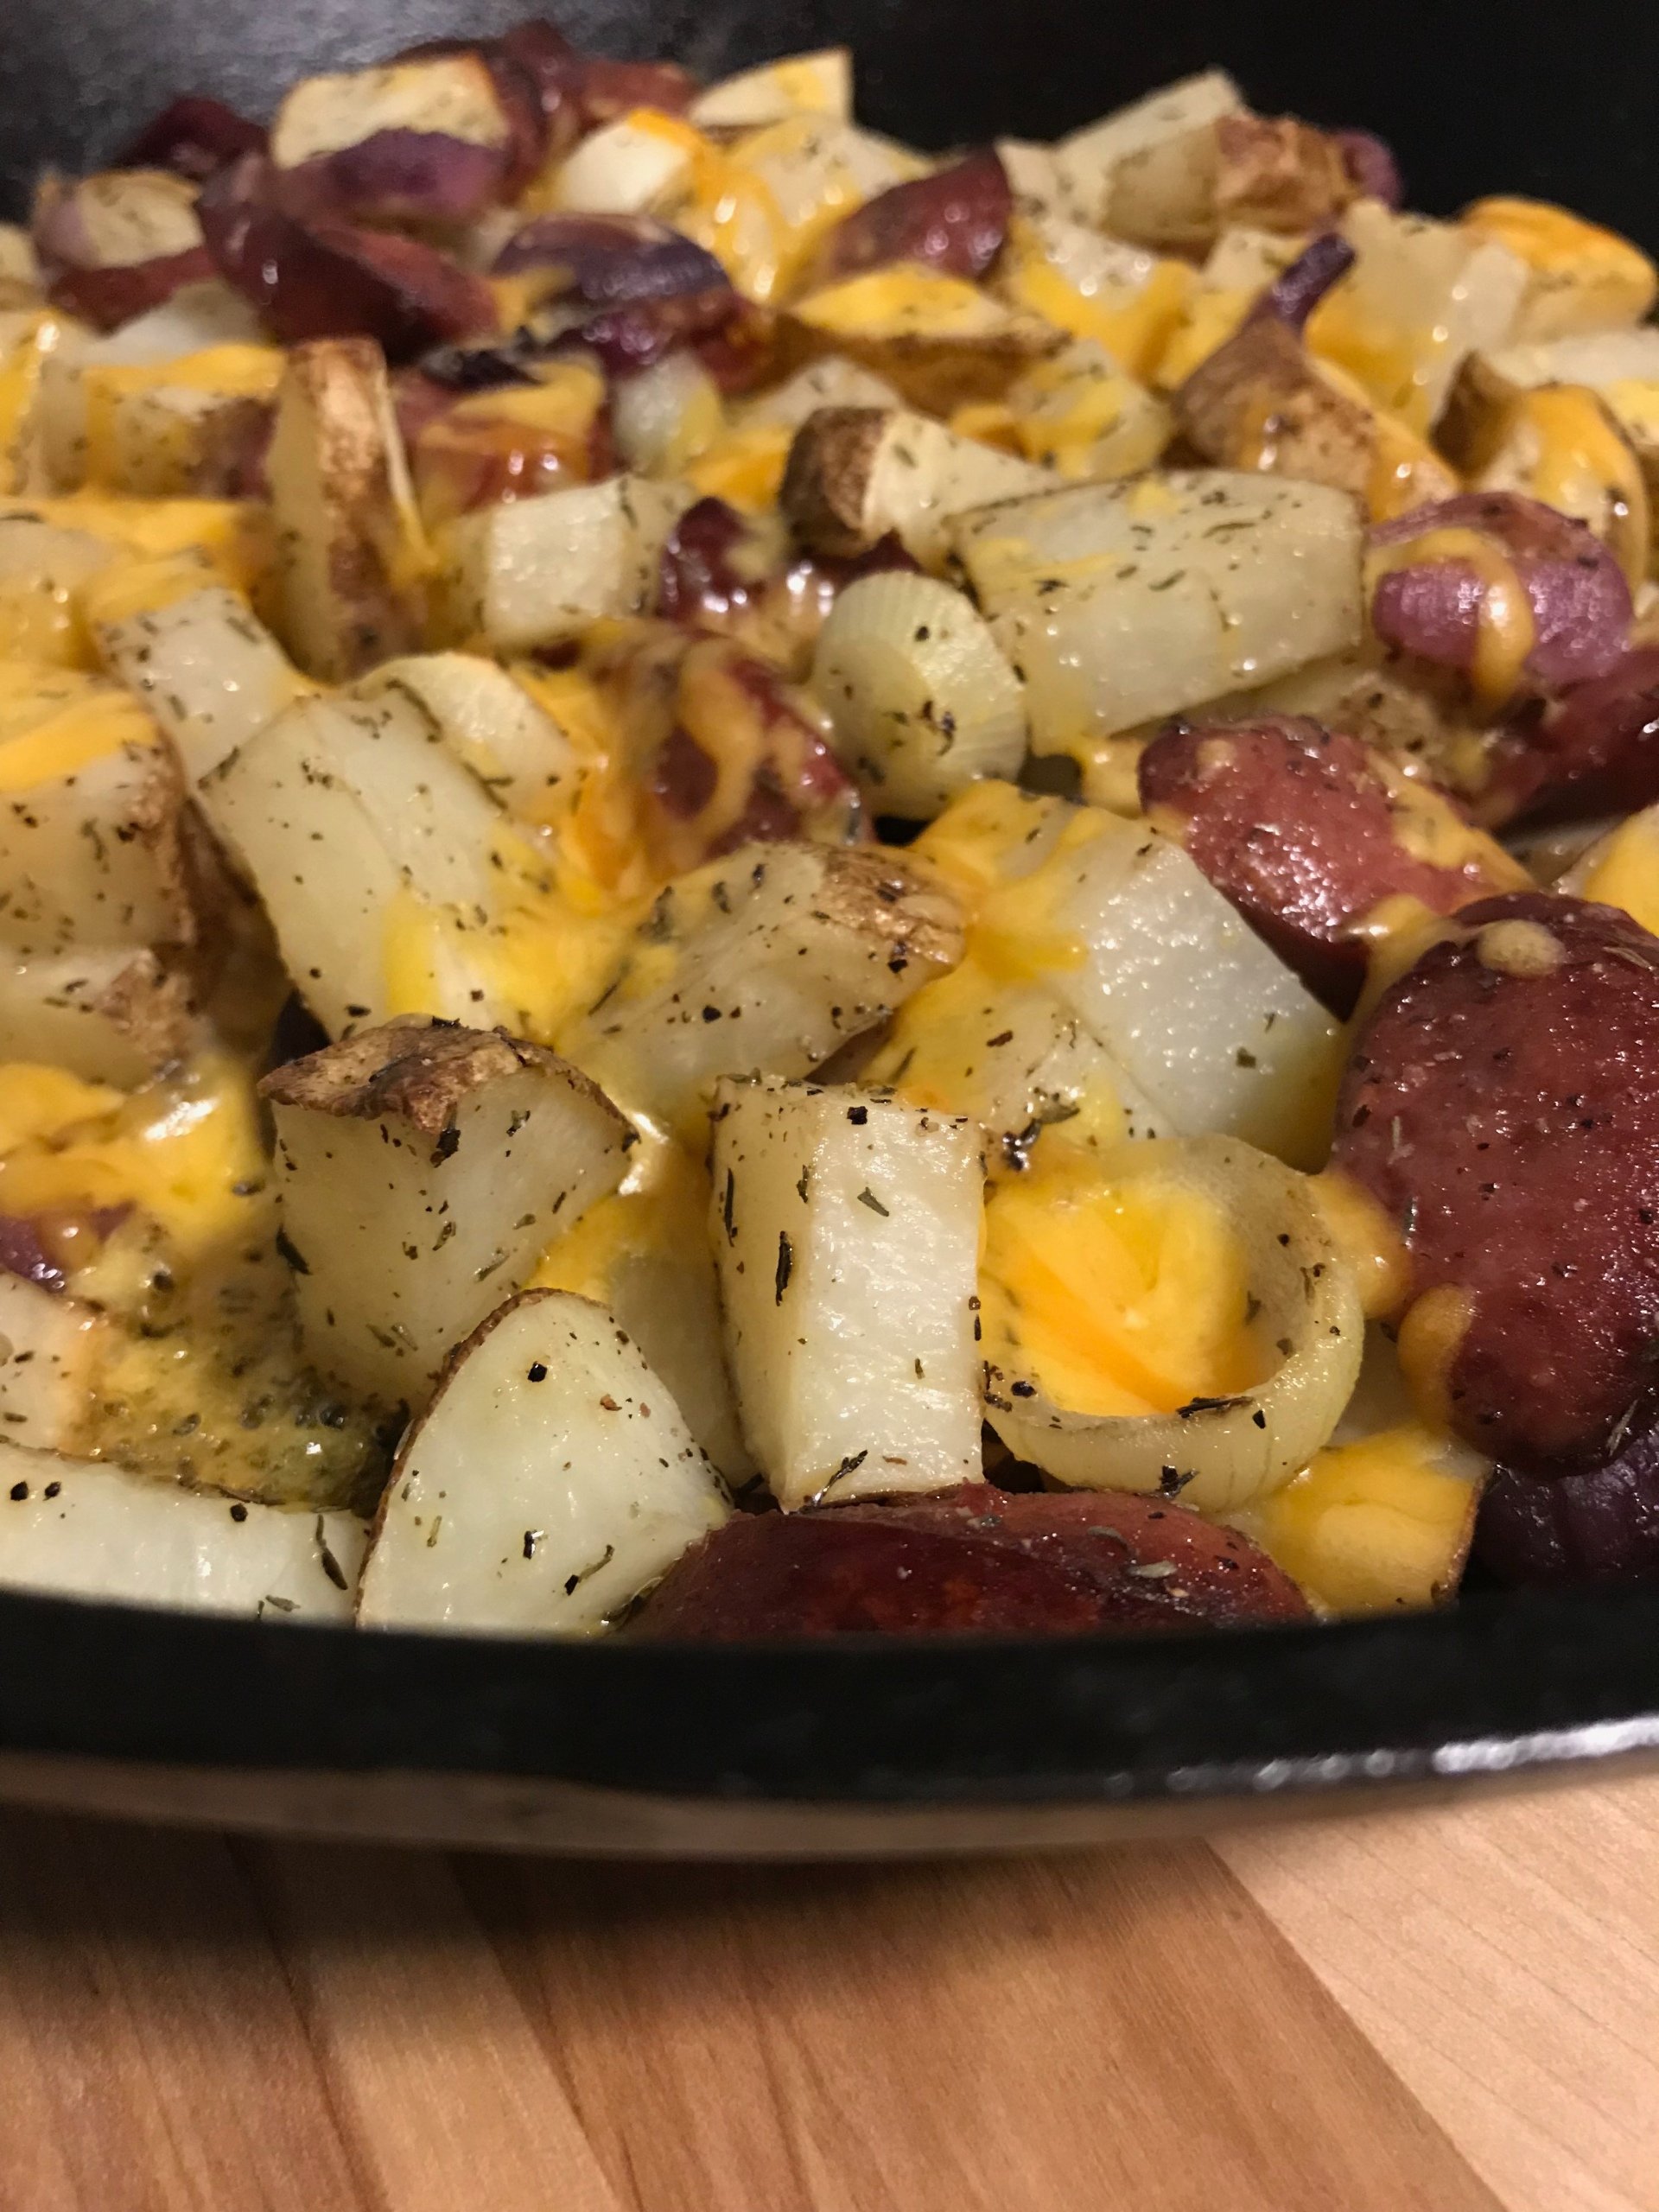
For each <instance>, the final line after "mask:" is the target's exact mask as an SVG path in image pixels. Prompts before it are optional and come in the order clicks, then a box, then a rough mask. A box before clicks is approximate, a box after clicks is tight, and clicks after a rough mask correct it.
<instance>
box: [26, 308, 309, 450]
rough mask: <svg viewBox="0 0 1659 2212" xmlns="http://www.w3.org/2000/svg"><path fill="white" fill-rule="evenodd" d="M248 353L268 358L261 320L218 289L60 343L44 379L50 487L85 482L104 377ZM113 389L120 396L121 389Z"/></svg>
mask: <svg viewBox="0 0 1659 2212" xmlns="http://www.w3.org/2000/svg"><path fill="white" fill-rule="evenodd" d="M250 353H251V354H254V355H255V356H256V357H257V359H261V360H265V359H268V358H269V347H268V345H267V341H266V340H265V335H264V331H263V329H262V328H261V327H260V324H259V320H258V318H257V315H255V314H254V311H253V309H252V308H251V307H250V306H249V305H248V303H247V302H246V301H245V299H243V298H242V297H241V296H240V295H239V294H238V293H236V292H233V291H232V289H231V288H230V286H229V285H228V284H221V283H211V284H187V285H185V286H184V287H183V288H182V289H180V290H179V291H177V292H175V293H174V295H173V296H172V298H171V299H169V300H165V301H163V302H162V304H161V306H160V307H156V308H150V309H149V312H148V313H147V314H145V315H135V316H134V318H133V319H132V321H130V322H127V323H124V324H123V325H122V327H120V329H119V330H113V331H111V332H110V333H109V334H107V335H106V336H104V337H91V336H85V335H83V336H80V337H79V338H75V339H73V340H72V341H71V342H68V343H63V342H60V343H59V344H58V345H56V346H54V347H53V349H52V351H51V353H50V355H49V357H48V359H47V360H46V361H45V363H44V364H43V365H42V368H41V398H40V416H41V442H42V448H43V455H44V460H45V464H46V468H47V472H48V476H49V478H50V480H51V482H52V483H53V484H54V486H56V487H57V488H58V489H59V490H60V491H64V492H73V491H76V490H78V489H79V487H80V486H82V485H83V484H85V482H86V476H87V462H88V457H89V448H88V433H89V429H90V424H89V422H88V395H89V390H90V387H91V385H92V383H95V382H96V380H97V378H99V376H100V375H103V374H105V372H111V371H114V372H119V371H122V370H128V369H136V368H146V369H154V368H156V367H159V366H161V365H163V364H165V363H168V362H178V361H183V360H186V359H189V358H190V357H192V356H196V357H199V358H200V357H210V358H212V359H214V360H215V361H220V362H222V361H225V360H226V359H231V360H236V359H245V358H246V356H247V355H248V354H250ZM111 388H113V389H117V390H118V388H119V386H118V384H115V385H112V386H111Z"/></svg>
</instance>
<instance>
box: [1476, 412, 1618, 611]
mask: <svg viewBox="0 0 1659 2212" xmlns="http://www.w3.org/2000/svg"><path fill="white" fill-rule="evenodd" d="M1464 465H1465V469H1466V470H1467V472H1468V477H1469V488H1470V490H1471V491H1475V492H1518V493H1521V494H1522V496H1523V497H1524V498H1527V499H1542V500H1544V501H1545V502H1546V503H1547V504H1548V505H1550V506H1552V507H1554V508H1556V509H1557V510H1558V511H1559V512H1560V513H1562V514H1568V515H1572V516H1574V517H1575V518H1577V519H1578V520H1579V521H1580V522H1582V523H1585V524H1587V525H1588V526H1589V528H1590V529H1591V530H1592V531H1594V532H1595V534H1596V536H1597V537H1599V538H1601V539H1602V540H1603V541H1604V542H1605V543H1606V544H1607V545H1608V546H1609V547H1610V548H1611V550H1612V552H1613V554H1614V556H1615V557H1616V558H1617V560H1618V563H1619V566H1620V567H1621V568H1622V569H1624V574H1625V575H1626V577H1627V578H1628V579H1629V581H1630V588H1631V589H1632V590H1633V591H1634V590H1636V589H1637V588H1640V586H1641V584H1642V583H1643V581H1644V579H1645V578H1646V576H1647V573H1648V563H1649V551H1650V549H1651V546H1652V543H1653V522H1652V516H1651V511H1650V508H1651V503H1650V500H1649V490H1648V483H1647V478H1646V474H1645V473H1644V471H1643V463H1642V461H1641V458H1640V456H1639V455H1638V454H1637V449H1636V447H1635V444H1634V443H1633V442H1632V441H1631V440H1630V438H1629V437H1628V436H1627V435H1625V432H1624V429H1623V427H1622V425H1621V424H1620V423H1619V422H1618V418H1617V416H1615V415H1614V413H1613V410H1612V409H1611V407H1610V406H1608V404H1607V403H1606V402H1605V400H1604V399H1603V398H1602V397H1601V396H1600V394H1599V392H1594V391H1591V390H1590V388H1589V387H1588V385H1542V386H1541V387H1540V389H1539V390H1537V391H1523V392H1522V393H1520V394H1519V395H1518V396H1517V397H1516V398H1515V399H1514V400H1512V401H1511V402H1510V404H1509V405H1508V406H1507V407H1506V408H1504V409H1503V411H1502V412H1501V413H1500V414H1498V415H1497V416H1494V417H1492V418H1491V420H1490V422H1488V423H1486V424H1485V425H1484V429H1483V433H1482V435H1481V436H1480V438H1479V441H1478V443H1477V444H1475V445H1473V446H1471V448H1470V449H1469V450H1468V451H1467V452H1466V453H1465V461H1464Z"/></svg>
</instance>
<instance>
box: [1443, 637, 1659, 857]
mask: <svg viewBox="0 0 1659 2212" xmlns="http://www.w3.org/2000/svg"><path fill="white" fill-rule="evenodd" d="M1656 801H1659V646H1654V645H1638V646H1636V647H1634V648H1633V649H1632V650H1631V651H1630V652H1627V653H1626V654H1624V657H1623V658H1622V659H1621V660H1619V661H1618V663H1617V664H1616V665H1615V666H1614V667H1612V668H1611V669H1610V670H1609V671H1608V672H1607V674H1606V675H1605V676H1599V677H1596V678H1595V679H1594V680H1593V681H1592V682H1591V683H1579V684H1575V685H1574V686H1573V688H1572V690H1569V691H1566V692H1564V693H1563V694H1562V695H1561V696H1560V699H1559V700H1557V701H1555V702H1553V703H1552V704H1551V705H1550V706H1548V708H1547V709H1545V710H1544V711H1543V713H1542V714H1541V715H1539V714H1533V715H1525V716H1520V717H1517V718H1516V720H1515V721H1513V722H1512V723H1511V724H1510V726H1508V727H1507V728H1503V730H1501V731H1499V732H1498V734H1497V736H1496V738H1495V739H1494V741H1493V744H1492V749H1491V771H1490V774H1489V777H1488V780H1487V783H1486V785H1485V787H1484V790H1483V791H1482V792H1481V794H1480V811H1481V814H1482V817H1483V818H1484V819H1485V820H1487V821H1489V822H1498V823H1507V822H1522V821H1524V822H1575V821H1578V822H1593V821H1599V819H1600V818H1601V817H1603V816H1604V815H1608V814H1634V813H1636V812H1637V810H1639V809H1641V808H1642V807H1644V806H1651V805H1653V804H1655V802H1656Z"/></svg>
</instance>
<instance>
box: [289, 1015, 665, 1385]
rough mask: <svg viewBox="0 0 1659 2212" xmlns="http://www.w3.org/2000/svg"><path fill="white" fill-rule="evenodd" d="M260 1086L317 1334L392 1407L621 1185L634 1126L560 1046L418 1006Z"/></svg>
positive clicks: (305, 1314) (307, 1330)
mask: <svg viewBox="0 0 1659 2212" xmlns="http://www.w3.org/2000/svg"><path fill="white" fill-rule="evenodd" d="M261 1091H262V1095H263V1096H264V1097H265V1098H266V1099H268V1100H269V1101H270V1105H271V1109H272V1111H273V1113H274V1116H275V1118H276V1123H277V1186H278V1192H279V1196H280V1198H281V1202H282V1210H283V1238H284V1249H285V1251H286V1253H287V1255H288V1258H289V1263H290V1265H291V1266H292V1267H293V1268H294V1271H295V1276H296V1290H297V1293H298V1297H299V1308H300V1325H301V1327H302V1330H303V1332H304V1334H305V1338H306V1343H307V1345H308V1349H309V1351H310V1352H311V1355H312V1357H314V1358H315V1360H316V1362H317V1363H318V1365H319V1366H321V1367H322V1368H324V1369H326V1370H327V1371H328V1372H329V1373H330V1374H333V1375H336V1376H339V1377H340V1380H341V1381H342V1382H344V1383H348V1384H350V1385H351V1386H352V1387H353V1389H358V1390H361V1391H363V1392H365V1393H366V1394H367V1395H369V1396H371V1397H373V1398H377V1399H378V1400H379V1401H381V1402H383V1403H385V1404H387V1405H396V1404H397V1403H398V1402H400V1401H401V1402H404V1403H405V1404H408V1405H411V1406H420V1405H422V1404H423V1403H424V1402H425V1401H426V1399H427V1397H428V1396H429V1394H430V1392H431V1389H432V1387H433V1384H434V1383H435V1381H436V1379H437V1375H438V1370H439V1369H440V1367H441V1366H442V1363H443V1361H444V1358H445V1356H446V1355H447V1354H448V1351H449V1350H450V1348H451V1347H452V1346H453V1345H454V1344H458V1343H459V1342H460V1341H461V1338H463V1337H464V1336H466V1335H467V1332H469V1331H470V1330H472V1329H474V1328H476V1327H477V1325H478V1324H479V1322H480V1320H482V1319H483V1318H484V1316H485V1314H486V1313H488V1312H489V1310H490V1308H491V1307H492V1306H494V1305H496V1304H498V1303H499V1301H500V1300H501V1299H502V1297H503V1296H505V1295H506V1294H510V1293H511V1292H512V1291H514V1290H516V1289H518V1287H519V1285H520V1284H522V1283H523V1281H524V1279H525V1277H526V1276H527V1275H528V1274H530V1272H531V1268H533V1267H534V1266H535V1264H536V1262H537V1258H538V1257H539V1256H540V1254H541V1252H542V1250H543V1247H544V1246H545V1245H546V1244H547V1243H548V1242H549V1240H550V1238H551V1237H552V1236H554V1234H555V1233H556V1231H557V1230H559V1229H560V1228H562V1227H563V1226H565V1225H567V1224H569V1223H570V1222H573V1221H575V1219H576V1218H577V1217H578V1216H579V1215H580V1214H581V1213H582V1210H583V1208H584V1207H586V1206H588V1205H591V1204H592V1203H593V1201H594V1199H595V1198H601V1197H603V1196H604V1194H605V1193H606V1192H607V1191H611V1190H613V1189H614V1188H615V1186H616V1185H617V1183H618V1182H619V1181H620V1179H621V1174H622V1166H623V1157H624V1154H625V1153H626V1148H627V1143H628V1140H629V1136H630V1131H629V1128H628V1125H627V1123H626V1122H625V1121H624V1120H623V1118H622V1116H620V1114H619V1113H618V1112H617V1111H616V1109H615V1108H614V1107H613V1106H612V1105H611V1103H610V1102H609V1101H608V1100H607V1098H606V1097H605V1096H604V1095H603V1093H602V1092H601V1091H600V1090H597V1089H596V1088H595V1087H594V1084H591V1083H589V1082H588V1079H587V1077H585V1076H583V1075H582V1074H580V1073H579V1072H578V1071H576V1070H575V1068H573V1067H571V1066H570V1065H569V1064H568V1063H567V1062H565V1061H563V1060H561V1059H559V1058H557V1057H556V1055H555V1054H553V1053H551V1052H544V1051H543V1050H542V1049H541V1047H540V1046H535V1045H527V1044H524V1043H522V1042H521V1041H519V1040H518V1039H515V1038H512V1037H509V1036H507V1035H506V1034H505V1033H504V1032H499V1031H498V1032H495V1033H485V1032H481V1031H479V1030H474V1029H463V1028H461V1027H459V1026H458V1025H457V1024H455V1023H454V1022H445V1021H429V1020H423V1019H422V1018H420V1017H418V1016H417V1017H414V1018H412V1019H410V1020H404V1021H394V1022H389V1023H387V1024H386V1026H385V1027H384V1028H381V1029H376V1030H371V1031H369V1032H367V1033H364V1034H361V1035H359V1036H356V1037H353V1038H352V1039H349V1040H348V1041H346V1043H344V1044H340V1045H332V1046H329V1047H328V1048H327V1050H326V1051H324V1052H314V1053H313V1054H311V1055H310V1056H309V1058H306V1059H302V1060H295V1061H293V1062H291V1063H290V1064H289V1065H288V1066H287V1067H283V1068H279V1069H277V1071H276V1072H275V1073H274V1074H272V1075H270V1076H267V1077H266V1078H265V1080H264V1084H262V1086H261Z"/></svg>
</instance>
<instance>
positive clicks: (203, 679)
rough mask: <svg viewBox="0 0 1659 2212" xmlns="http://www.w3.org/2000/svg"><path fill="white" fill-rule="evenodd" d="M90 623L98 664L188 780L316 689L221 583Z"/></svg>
mask: <svg viewBox="0 0 1659 2212" xmlns="http://www.w3.org/2000/svg"><path fill="white" fill-rule="evenodd" d="M93 628H94V632H95V634H96V637H97V640H98V647H99V652H100V653H101V654H102V655H103V657H104V661H105V666H106V667H107V668H108V669H109V671H110V672H111V675H113V676H116V677H119V678H120V680H121V682H122V683H124V684H125V685H126V686H127V688H128V690H130V691H132V692H134V693H135V694H136V695H137V696H138V697H139V698H140V699H142V700H143V703H144V704H145V706H147V707H148V708H149V710H150V712H151V713H152V714H153V715H155V717H156V721H158V722H160V724H161V726H162V728H163V729H164V730H165V731H166V732H167V734H168V736H169V737H170V738H171V739H172V741H173V744H174V747H175V750H176V751H177V753H178V755H179V758H180V760H181V761H182V762H183V764H184V771H185V773H186V775H187V776H188V779H189V780H190V782H191V783H192V785H195V784H199V783H200V781H201V779H202V778H203V777H204V776H205V775H207V774H208V773H209V772H210V771H211V770H213V769H214V768H216V767H218V766H219V763H220V761H222V760H227V759H228V758H229V756H230V755H231V754H232V753H234V752H235V751H236V749H237V747H238V746H239V745H245V743H246V742H247V741H248V740H249V739H250V738H251V737H256V736H257V734H258V733H259V732H260V731H261V730H262V729H263V728H264V727H265V725H266V723H267V722H270V721H275V720H276V718H277V715H280V714H281V713H282V712H283V709H285V708H288V707H291V706H292V705H293V704H294V702H295V701H296V699H300V698H303V697H304V696H306V695H307V694H308V693H309V692H310V691H311V690H312V689H313V686H312V685H311V684H310V683H308V682H307V681H306V679H305V677H302V675H301V674H300V673H299V671H298V670H297V669H296V668H295V667H294V666H293V665H292V664H291V663H290V662H289V659H288V657H287V655H286V654H285V653H284V652H283V649H282V647H281V646H280V645H278V644H277V640H276V639H275V638H273V637H272V635H271V634H270V631H269V630H267V629H266V627H265V626H264V623H263V622H261V621H260V620H259V619H258V617H257V615H256V614H255V613H254V612H253V610H252V608H251V607H249V605H248V604H247V601H245V600H244V599H242V598H241V597H240V596H239V595H238V594H237V593H235V592H233V591H228V590H226V588H225V587H224V585H222V584H210V585H208V586H207V588H206V589H205V590H202V591H197V592H189V593H187V594H186V595H185V596H184V597H183V598H182V599H176V600H174V601H171V602H170V603H169V604H168V605H166V606H163V607H156V608H153V609H149V610H146V611H144V612H142V613H137V614H131V615H127V616H124V617H123V618H121V619H119V620H108V621H97V620H95V621H94V623H93Z"/></svg>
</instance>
